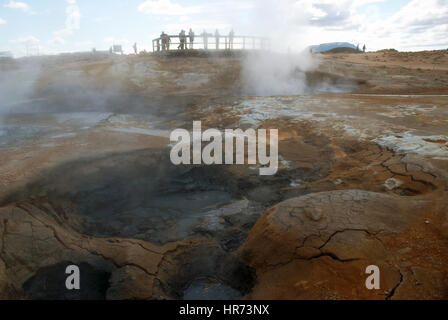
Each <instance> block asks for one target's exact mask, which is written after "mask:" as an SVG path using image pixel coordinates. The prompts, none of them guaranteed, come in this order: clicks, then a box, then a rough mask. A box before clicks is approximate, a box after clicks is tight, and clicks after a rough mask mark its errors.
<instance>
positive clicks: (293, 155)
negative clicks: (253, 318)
mask: <svg viewBox="0 0 448 320" xmlns="http://www.w3.org/2000/svg"><path fill="white" fill-rule="evenodd" d="M142 2H143V1H142ZM146 2H147V3H153V2H154V1H146ZM163 2H166V1H163ZM168 2H169V3H174V2H176V1H171V2H170V1H168ZM5 3H6V2H5ZM70 3H71V4H70V5H72V6H73V3H77V2H76V1H71V2H70ZM79 6H81V4H79ZM145 8H146V7H144V9H145ZM151 8H152V7H151ZM176 8H177V7H175V6H174V7H173V10H174V9H176ZM5 9H6V8H5ZM2 10H3V7H2ZM11 10H12V9H11ZM30 10H31V9H30ZM140 11H141V12H144V11H143V9H142V10H140ZM2 14H3V13H2V12H1V11H0V16H1V15H2ZM141 14H143V13H141ZM30 16H31V15H30ZM82 17H83V15H82ZM4 19H5V21H7V20H8V19H6V18H4ZM7 23H9V21H7ZM6 26H7V24H5V26H3V25H0V29H1V28H3V27H6ZM158 28H160V27H158ZM167 29H168V28H167ZM209 29H210V28H209ZM80 30H82V27H81V29H80ZM156 30H158V29H156ZM226 30H227V29H226ZM168 31H170V30H167V33H166V35H167V36H168V37H169V38H170V48H168V47H165V48H163V47H162V41H163V39H164V38H163V36H158V34H159V31H157V32H154V33H153V35H152V36H151V37H149V35H147V39H146V40H145V41H146V47H145V48H143V43H142V44H141V45H140V43H137V44H136V45H135V47H134V49H135V52H134V49H133V48H132V44H133V43H134V41H131V42H129V41H128V42H125V41H119V40H116V39H115V40H114V43H113V45H112V43H111V45H112V46H111V49H110V50H104V51H101V50H93V51H87V52H78V53H67V54H59V53H57V54H46V53H45V52H42V51H40V52H39V53H35V54H34V53H29V54H28V56H27V55H26V54H24V55H23V56H22V57H18V56H17V54H16V53H15V51H14V49H11V50H12V52H13V53H8V54H6V53H5V54H4V56H0V97H1V98H0V300H15V299H19V300H103V299H107V300H246V301H250V300H314V299H316V300H401V299H405V300H407V299H416V300H424V299H435V300H446V299H448V210H447V208H448V51H447V50H433V51H412V52H404V51H397V50H394V49H390V50H379V51H366V50H364V51H365V52H364V51H363V48H362V45H361V47H358V48H357V46H356V44H355V45H351V47H341V46H338V47H336V48H331V49H329V46H330V44H325V45H320V46H315V47H308V48H307V49H304V50H298V49H296V48H294V47H291V48H284V49H281V48H279V45H278V43H277V42H276V41H275V39H272V38H268V36H267V35H266V37H265V34H264V32H263V31H260V33H259V34H261V35H262V36H259V37H255V36H250V33H247V35H245V36H241V35H240V34H238V33H237V32H236V31H238V30H235V34H234V35H232V36H230V35H229V31H230V29H229V30H228V31H226V32H225V33H224V31H221V29H220V32H221V35H220V36H219V38H217V37H216V35H215V31H214V29H213V32H212V31H211V29H210V30H208V34H207V37H208V39H207V41H208V42H204V41H205V40H204V35H203V34H202V33H203V31H202V30H201V31H200V32H199V30H195V31H196V35H195V41H194V43H193V46H192V47H190V40H189V38H188V32H189V27H188V28H187V27H185V33H186V42H185V43H184V47H181V46H182V41H183V40H182V37H183V36H181V35H179V34H178V33H174V32H170V33H168ZM179 31H180V30H179ZM76 32H77V31H76V29H73V31H72V34H73V37H74V35H75V34H76ZM67 34H68V33H67ZM241 34H243V33H241ZM244 34H246V33H244ZM93 36H94V35H93V34H92V37H93ZM152 39H154V40H152ZM217 39H219V43H216V41H217ZM277 40H278V39H277ZM0 41H1V40H0ZM92 41H93V40H92ZM39 43H40V44H39V45H40V46H42V47H43V46H44V45H45V43H46V42H45V41H40V42H39ZM120 43H122V45H121V44H120ZM15 44H17V43H14V42H11V46H12V45H15ZM5 48H9V47H7V46H6V47H5ZM31 48H32V47H29V49H30V50H31ZM323 48H324V49H325V51H323V50H324V49H323ZM327 49H328V50H327ZM5 50H6V49H5ZM41 50H43V49H41ZM177 311H178V310H176V312H177Z"/></svg>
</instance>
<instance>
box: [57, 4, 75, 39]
mask: <svg viewBox="0 0 448 320" xmlns="http://www.w3.org/2000/svg"><path fill="white" fill-rule="evenodd" d="M67 3H68V5H67V8H66V9H65V16H66V18H65V27H64V28H63V29H61V30H58V31H55V32H54V35H55V36H56V37H63V36H68V35H71V34H73V32H74V31H76V30H79V29H80V27H81V13H80V10H79V7H78V5H77V3H76V0H67Z"/></svg>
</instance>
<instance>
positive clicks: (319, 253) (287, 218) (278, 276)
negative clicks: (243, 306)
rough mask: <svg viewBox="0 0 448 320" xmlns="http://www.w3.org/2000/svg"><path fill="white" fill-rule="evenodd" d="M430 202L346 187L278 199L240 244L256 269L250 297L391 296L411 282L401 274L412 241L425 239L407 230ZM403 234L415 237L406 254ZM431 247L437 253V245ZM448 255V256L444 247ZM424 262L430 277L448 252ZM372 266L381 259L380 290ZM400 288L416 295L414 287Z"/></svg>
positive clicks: (437, 293)
mask: <svg viewBox="0 0 448 320" xmlns="http://www.w3.org/2000/svg"><path fill="white" fill-rule="evenodd" d="M430 205H431V202H430V201H425V200H421V199H409V198H403V197H398V196H389V195H384V194H379V193H373V192H366V191H359V190H344V191H330V192H322V193H315V194H310V195H306V196H302V197H299V198H293V199H290V200H287V201H284V202H282V203H280V204H278V205H276V206H274V207H273V208H271V209H269V210H268V211H267V212H266V213H265V214H264V215H263V216H262V217H261V218H260V219H259V221H258V222H257V224H256V225H255V227H254V228H253V229H252V230H251V232H250V233H249V236H248V238H247V240H246V242H245V243H244V244H243V246H242V247H241V248H240V250H239V254H240V255H241V257H242V258H243V259H244V260H245V261H246V262H247V263H248V264H249V265H250V266H251V267H253V268H255V269H256V272H257V284H256V286H255V287H254V289H253V291H252V293H251V294H250V295H249V297H250V298H253V299H386V298H387V299H389V298H393V297H394V295H395V292H396V290H395V289H396V288H397V287H399V286H400V287H401V284H402V282H403V281H407V279H404V277H403V274H404V273H405V272H407V271H406V270H408V267H409V265H412V263H415V261H412V259H411V258H410V257H411V256H413V255H415V252H414V250H413V249H412V248H413V247H417V246H418V243H419V242H420V241H415V239H413V237H415V236H414V231H409V230H410V228H413V227H414V226H418V225H421V222H419V221H421V220H420V219H421V216H422V215H423V214H425V213H426V212H427V210H428V208H429V207H430ZM436 233H437V234H439V233H438V231H436ZM397 235H403V236H406V237H410V238H411V240H412V241H413V243H412V244H409V243H407V244H406V246H407V247H408V248H407V250H405V251H401V253H400V251H399V249H402V248H398V247H397V244H396V243H395V242H394V240H395V237H396V236H397ZM430 236H431V235H428V237H430ZM406 239H407V238H406ZM442 240H443V239H442ZM442 240H441V241H442ZM428 241H430V240H428ZM408 242H409V241H408ZM403 243H405V242H403ZM439 247H440V244H436V245H434V250H437V251H440V249H439ZM416 250H418V248H416ZM427 250H428V251H431V254H434V252H433V251H432V250H433V248H429V247H428V248H427ZM431 254H429V256H431ZM443 254H444V257H446V256H447V254H448V252H447V250H446V248H444V249H443ZM425 263H426V267H427V269H428V270H429V273H430V274H431V277H432V278H434V277H435V278H440V271H439V270H438V269H439V268H440V264H443V265H444V266H445V270H446V267H447V265H445V264H446V263H448V261H446V258H445V260H443V262H441V261H439V262H438V263H435V262H434V263H432V265H431V263H430V266H429V267H428V265H427V262H425ZM369 265H377V266H379V268H380V271H381V289H382V291H381V290H378V291H377V290H367V289H366V287H365V280H366V278H367V276H368V275H366V274H365V270H366V267H367V266H369ZM442 273H443V274H444V275H447V272H446V271H445V272H442ZM427 287H428V288H433V291H431V292H428V293H427V294H428V297H440V296H445V297H448V296H447V291H443V290H445V289H447V288H448V287H443V286H439V287H437V286H431V285H428V286H427ZM384 290H385V291H387V292H388V294H387V295H385V294H383V293H382V292H383V291H384ZM403 290H404V289H403ZM400 295H401V297H403V298H404V297H412V296H414V295H413V294H412V292H409V294H408V293H407V292H401V293H400Z"/></svg>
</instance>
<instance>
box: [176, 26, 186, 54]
mask: <svg viewBox="0 0 448 320" xmlns="http://www.w3.org/2000/svg"><path fill="white" fill-rule="evenodd" d="M179 40H180V44H179V46H178V47H177V49H180V50H184V49H185V48H186V42H187V36H186V35H185V31H184V30H182V31H181V32H180V33H179Z"/></svg>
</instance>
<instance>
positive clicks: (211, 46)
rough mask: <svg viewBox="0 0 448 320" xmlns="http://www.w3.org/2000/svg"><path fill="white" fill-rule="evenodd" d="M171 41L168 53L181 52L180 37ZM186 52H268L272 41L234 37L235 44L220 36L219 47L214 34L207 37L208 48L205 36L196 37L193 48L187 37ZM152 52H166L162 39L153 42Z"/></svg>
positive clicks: (170, 36) (171, 37) (260, 38)
mask: <svg viewBox="0 0 448 320" xmlns="http://www.w3.org/2000/svg"><path fill="white" fill-rule="evenodd" d="M168 37H169V39H170V40H171V41H170V43H169V46H168V48H167V49H166V51H173V50H179V49H178V47H179V45H180V36H179V35H168ZM186 39H187V40H186V42H185V46H186V48H185V50H191V49H204V50H246V49H252V50H268V49H270V41H269V39H268V38H263V37H255V36H234V37H233V44H231V43H230V40H229V36H219V43H218V47H217V43H216V42H217V41H216V37H215V35H213V34H211V33H210V34H209V35H208V36H207V40H208V41H207V46H206V45H205V41H204V36H202V35H195V37H194V41H193V44H192V46H191V45H190V37H189V36H188V34H187V35H186ZM152 51H153V52H159V51H164V50H163V46H162V38H157V39H154V40H152Z"/></svg>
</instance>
